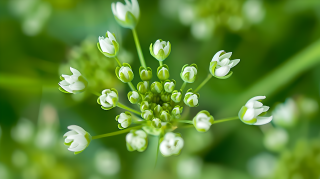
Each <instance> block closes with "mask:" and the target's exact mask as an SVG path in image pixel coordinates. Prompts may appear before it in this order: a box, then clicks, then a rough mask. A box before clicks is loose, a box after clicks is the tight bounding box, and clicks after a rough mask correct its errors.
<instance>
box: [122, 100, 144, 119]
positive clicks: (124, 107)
mask: <svg viewBox="0 0 320 179" xmlns="http://www.w3.org/2000/svg"><path fill="white" fill-rule="evenodd" d="M117 106H118V107H119V108H122V109H125V110H128V111H130V112H133V113H136V114H138V115H139V116H141V113H140V112H139V111H136V110H134V109H131V108H129V107H128V106H125V105H124V104H122V103H120V102H118V104H117Z"/></svg>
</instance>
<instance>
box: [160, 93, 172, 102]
mask: <svg viewBox="0 0 320 179" xmlns="http://www.w3.org/2000/svg"><path fill="white" fill-rule="evenodd" d="M170 97H171V94H170V93H166V92H162V93H161V100H162V101H163V102H169V101H170V99H171V98H170Z"/></svg>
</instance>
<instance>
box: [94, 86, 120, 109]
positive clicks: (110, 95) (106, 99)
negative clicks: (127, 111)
mask: <svg viewBox="0 0 320 179" xmlns="http://www.w3.org/2000/svg"><path fill="white" fill-rule="evenodd" d="M118 100H119V96H118V91H117V90H116V89H114V88H112V89H105V90H103V91H102V95H101V96H100V97H99V98H98V100H97V102H98V104H100V105H101V108H102V109H104V110H109V109H112V108H113V107H115V106H117V104H118Z"/></svg>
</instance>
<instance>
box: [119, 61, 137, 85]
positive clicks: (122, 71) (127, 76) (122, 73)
mask: <svg viewBox="0 0 320 179" xmlns="http://www.w3.org/2000/svg"><path fill="white" fill-rule="evenodd" d="M122 65H123V66H122V67H121V68H119V67H117V68H116V75H117V77H118V78H119V80H121V81H122V82H123V83H128V82H131V81H132V79H133V77H134V75H133V71H132V69H131V66H130V65H129V64H127V63H123V64H122Z"/></svg>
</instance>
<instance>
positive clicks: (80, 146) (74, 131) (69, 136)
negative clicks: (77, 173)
mask: <svg viewBox="0 0 320 179" xmlns="http://www.w3.org/2000/svg"><path fill="white" fill-rule="evenodd" d="M68 129H69V130H70V131H69V132H66V133H65V134H64V135H63V137H66V139H65V140H64V144H65V145H67V146H69V148H68V150H70V151H72V152H74V154H79V153H81V152H82V151H83V150H84V149H85V148H87V147H88V145H89V144H90V142H91V135H90V134H89V133H88V132H86V131H85V130H84V129H82V128H81V127H79V126H77V125H71V126H68Z"/></svg>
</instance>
